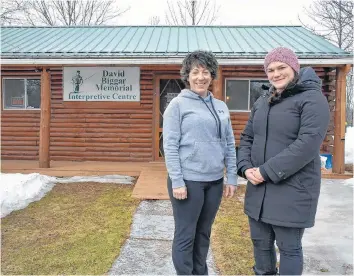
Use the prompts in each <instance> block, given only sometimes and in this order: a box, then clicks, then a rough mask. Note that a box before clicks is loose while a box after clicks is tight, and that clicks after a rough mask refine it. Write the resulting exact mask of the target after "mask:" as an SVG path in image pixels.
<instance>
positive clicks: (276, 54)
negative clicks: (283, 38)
mask: <svg viewBox="0 0 354 276" xmlns="http://www.w3.org/2000/svg"><path fill="white" fill-rule="evenodd" d="M274 61H280V62H284V63H286V64H287V65H289V66H290V67H291V68H293V69H294V71H295V72H296V73H299V71H300V64H299V61H298V59H297V56H296V54H295V53H294V52H293V51H292V50H290V49H288V48H285V47H278V48H275V49H273V50H272V51H270V52H269V53H268V54H267V55H266V57H265V59H264V71H267V68H268V66H269V64H271V63H272V62H274Z"/></svg>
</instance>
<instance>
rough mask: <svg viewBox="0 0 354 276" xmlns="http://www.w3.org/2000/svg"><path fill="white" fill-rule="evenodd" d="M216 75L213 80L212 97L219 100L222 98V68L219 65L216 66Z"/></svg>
mask: <svg viewBox="0 0 354 276" xmlns="http://www.w3.org/2000/svg"><path fill="white" fill-rule="evenodd" d="M217 74H218V77H217V79H215V80H213V94H214V97H215V98H217V99H219V100H223V98H222V94H223V93H222V79H223V77H222V69H221V66H219V68H218V73H217Z"/></svg>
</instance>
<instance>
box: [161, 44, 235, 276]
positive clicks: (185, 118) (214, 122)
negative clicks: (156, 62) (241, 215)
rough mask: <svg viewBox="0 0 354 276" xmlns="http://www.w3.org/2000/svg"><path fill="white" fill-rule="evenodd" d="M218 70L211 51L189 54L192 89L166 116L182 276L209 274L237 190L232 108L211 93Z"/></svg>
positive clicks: (185, 69)
mask: <svg viewBox="0 0 354 276" xmlns="http://www.w3.org/2000/svg"><path fill="white" fill-rule="evenodd" d="M217 68H218V63H217V61H216V59H215V57H214V56H213V55H212V53H210V52H204V51H195V52H193V53H190V54H188V55H187V56H186V57H185V59H184V61H183V64H182V69H181V78H182V81H183V82H184V83H185V84H186V86H187V87H188V89H183V90H182V91H181V93H180V94H179V95H178V96H177V97H176V98H174V99H173V100H172V101H171V102H170V104H169V105H168V107H167V109H166V111H165V113H164V116H163V147H164V152H165V161H166V167H167V172H168V175H169V176H168V180H167V185H168V192H169V196H170V199H171V203H172V208H173V216H174V220H175V233H174V240H173V245H172V259H173V263H174V266H175V269H176V272H177V274H178V275H206V274H208V267H207V264H206V258H207V254H208V249H209V243H210V233H211V227H212V224H213V222H214V218H215V215H216V213H217V211H218V209H219V205H220V201H221V197H222V194H223V192H224V196H226V197H232V196H233V194H234V192H235V189H236V183H237V174H236V152H235V140H234V135H233V130H232V127H231V120H230V114H229V110H228V108H227V106H226V104H225V103H224V102H223V101H220V100H218V99H215V98H214V97H213V95H212V93H210V92H209V91H208V87H209V85H210V83H211V81H212V80H213V79H215V78H216V73H217ZM225 166H226V174H227V181H226V182H225V184H224V180H223V177H224V169H225Z"/></svg>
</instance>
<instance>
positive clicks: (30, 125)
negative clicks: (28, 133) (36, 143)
mask: <svg viewBox="0 0 354 276" xmlns="http://www.w3.org/2000/svg"><path fill="white" fill-rule="evenodd" d="M1 126H2V127H17V128H36V127H37V128H38V129H39V122H18V121H17V122H8V121H2V122H1Z"/></svg>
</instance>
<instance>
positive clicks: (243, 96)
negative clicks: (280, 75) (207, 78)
mask: <svg viewBox="0 0 354 276" xmlns="http://www.w3.org/2000/svg"><path fill="white" fill-rule="evenodd" d="M225 81H226V85H225V87H226V93H225V94H226V99H225V102H226V104H227V106H228V108H229V109H230V110H231V111H250V110H251V108H252V106H253V104H254V103H255V102H256V100H257V99H258V97H259V96H261V95H262V94H263V92H264V89H263V88H262V85H267V86H269V81H268V80H245V79H226V80H225Z"/></svg>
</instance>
